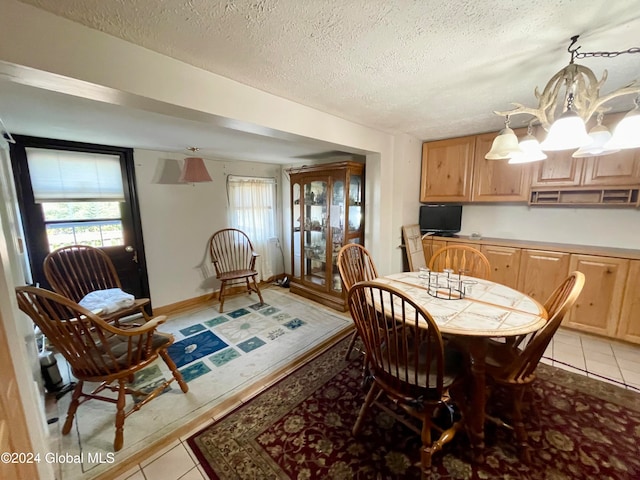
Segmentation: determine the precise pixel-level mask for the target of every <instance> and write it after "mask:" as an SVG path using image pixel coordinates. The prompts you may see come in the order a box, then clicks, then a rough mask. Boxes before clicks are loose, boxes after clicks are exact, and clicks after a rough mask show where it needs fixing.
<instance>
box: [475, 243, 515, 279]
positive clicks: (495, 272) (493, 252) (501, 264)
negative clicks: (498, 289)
mask: <svg viewBox="0 0 640 480" xmlns="http://www.w3.org/2000/svg"><path fill="white" fill-rule="evenodd" d="M476 248H477V246H476ZM480 251H481V252H482V253H484V255H485V257H487V259H488V260H489V264H490V265H491V278H490V280H491V281H493V282H497V283H501V284H502V285H506V286H507V287H511V288H517V287H518V271H519V267H520V255H521V249H519V248H513V247H500V246H496V245H482V246H481V247H480Z"/></svg>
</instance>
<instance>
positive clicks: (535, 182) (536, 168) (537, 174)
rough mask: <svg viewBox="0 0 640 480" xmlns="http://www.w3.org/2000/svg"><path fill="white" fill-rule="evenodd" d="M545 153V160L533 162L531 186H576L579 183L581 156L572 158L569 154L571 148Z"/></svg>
mask: <svg viewBox="0 0 640 480" xmlns="http://www.w3.org/2000/svg"><path fill="white" fill-rule="evenodd" d="M546 153H547V158H546V160H544V161H542V162H535V163H534V164H533V176H532V179H531V186H532V187H552V186H553V187H577V186H579V185H580V180H581V179H582V164H583V159H582V158H573V157H572V156H571V154H572V153H573V150H572V151H570V152H566V151H562V152H546ZM567 153H568V154H567Z"/></svg>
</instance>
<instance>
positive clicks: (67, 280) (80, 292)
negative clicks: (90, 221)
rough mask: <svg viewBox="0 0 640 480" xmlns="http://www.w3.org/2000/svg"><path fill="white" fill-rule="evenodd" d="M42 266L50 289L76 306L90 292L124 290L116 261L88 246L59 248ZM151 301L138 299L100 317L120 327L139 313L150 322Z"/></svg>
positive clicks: (47, 257)
mask: <svg viewBox="0 0 640 480" xmlns="http://www.w3.org/2000/svg"><path fill="white" fill-rule="evenodd" d="M43 267H44V275H45V277H46V278H47V281H48V282H49V284H50V285H51V288H52V289H53V290H54V291H55V292H57V293H59V294H60V295H62V296H64V297H67V298H68V299H70V300H73V301H74V302H76V303H78V302H80V300H82V299H83V298H84V297H85V296H86V295H87V294H89V293H91V292H95V291H98V290H106V289H110V288H119V289H122V285H121V283H120V279H119V278H118V274H117V273H116V269H115V267H114V265H113V262H111V259H110V258H109V257H108V255H107V254H106V253H104V252H103V251H102V250H100V249H99V248H95V247H90V246H88V245H72V246H69V247H62V248H58V249H57V250H54V251H53V252H51V253H49V254H48V255H47V256H46V257H45V259H44V265H43ZM149 302H150V300H149V299H148V298H136V299H135V300H134V303H133V305H132V306H130V307H125V308H122V309H120V310H118V311H115V312H112V313H109V314H104V315H101V318H102V320H104V321H105V322H114V323H115V324H116V325H119V320H120V319H121V318H124V317H128V316H130V315H134V314H137V313H140V314H142V316H143V317H144V320H145V321H146V322H148V321H149V320H150V317H149V315H148V314H147V312H146V310H145V307H146V306H147V305H148V304H149Z"/></svg>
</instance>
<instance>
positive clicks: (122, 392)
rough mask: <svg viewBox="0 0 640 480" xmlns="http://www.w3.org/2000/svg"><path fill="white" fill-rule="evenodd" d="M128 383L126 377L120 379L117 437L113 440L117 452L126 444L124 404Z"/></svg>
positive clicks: (117, 402) (117, 403) (117, 404)
mask: <svg viewBox="0 0 640 480" xmlns="http://www.w3.org/2000/svg"><path fill="white" fill-rule="evenodd" d="M126 393H127V385H126V379H125V378H120V379H118V400H117V401H116V438H115V440H114V441H113V449H114V450H115V451H116V452H117V451H119V450H121V449H122V445H123V444H124V419H125V414H124V406H125V403H126V398H125V396H126Z"/></svg>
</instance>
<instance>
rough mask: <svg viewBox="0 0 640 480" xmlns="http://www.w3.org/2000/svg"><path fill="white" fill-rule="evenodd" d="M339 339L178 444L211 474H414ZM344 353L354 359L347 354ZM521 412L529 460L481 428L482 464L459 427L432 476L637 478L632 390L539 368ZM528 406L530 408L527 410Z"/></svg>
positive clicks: (638, 417) (414, 456)
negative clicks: (354, 431) (532, 399)
mask: <svg viewBox="0 0 640 480" xmlns="http://www.w3.org/2000/svg"><path fill="white" fill-rule="evenodd" d="M345 348H346V342H344V341H343V342H341V343H339V344H338V345H336V346H334V347H333V348H331V349H330V350H328V351H327V352H325V353H323V354H322V355H321V356H319V357H318V358H316V359H314V360H312V361H311V362H309V363H307V364H306V365H304V366H303V367H301V368H300V369H298V370H297V371H295V372H294V373H292V374H291V375H289V376H288V377H287V378H285V379H284V380H282V381H280V382H279V383H277V384H276V385H274V386H273V387H271V388H269V389H268V390H265V391H264V392H262V393H261V394H260V395H258V396H257V397H255V398H254V399H252V400H251V401H249V402H248V403H246V404H244V405H243V406H241V407H239V408H238V409H236V410H235V411H234V412H232V413H230V414H229V415H227V416H226V417H224V418H222V419H221V420H219V421H217V422H216V423H214V424H212V425H210V426H209V427H207V428H205V429H204V430H203V431H201V432H199V433H197V434H195V435H194V436H193V437H191V438H190V439H189V440H188V443H189V445H190V446H191V448H192V449H193V450H194V452H195V453H196V456H197V457H198V458H199V460H200V463H201V464H202V466H203V468H204V469H205V471H206V472H207V474H208V475H209V477H210V478H212V479H243V480H244V479H280V478H282V479H287V478H290V479H299V480H301V479H398V478H420V468H419V465H420V457H419V447H420V438H419V437H418V436H417V435H416V434H415V433H413V432H412V431H411V430H410V429H409V428H407V427H406V426H404V425H402V424H401V423H400V422H397V421H395V420H394V419H393V418H392V417H391V416H389V415H388V414H386V413H384V412H383V411H381V410H379V409H377V408H376V407H375V406H374V407H372V410H371V411H370V412H371V413H370V415H369V416H368V417H367V418H366V420H365V422H364V423H365V425H364V427H363V429H362V432H361V434H360V435H359V437H358V438H354V437H353V436H352V435H351V427H352V426H353V424H354V422H355V420H356V417H357V414H358V410H359V408H360V405H361V404H362V401H363V399H364V395H365V392H364V390H363V388H362V361H361V359H360V358H357V359H354V360H351V361H349V362H348V361H345V360H344V358H343V355H344V351H345ZM352 356H354V357H355V356H356V355H355V354H352ZM534 388H535V392H536V395H537V401H536V405H537V408H536V409H534V410H532V411H531V412H529V413H528V415H527V418H528V421H527V429H528V431H529V432H530V433H529V436H530V438H529V443H530V445H531V446H532V456H533V459H532V463H531V464H530V465H524V464H523V463H522V462H520V461H519V459H518V455H517V450H516V448H515V442H514V438H513V433H512V432H510V431H509V430H507V429H505V428H498V427H495V426H492V424H489V423H488V424H487V429H486V449H485V457H486V458H485V461H484V462H483V463H481V464H474V463H472V462H471V461H470V458H469V455H468V453H469V443H468V440H467V438H466V435H465V434H464V432H461V433H458V435H456V437H455V438H454V440H453V441H452V442H451V443H449V444H447V445H445V446H444V449H443V450H442V451H441V452H439V453H436V454H435V455H434V457H433V466H432V468H431V470H430V474H429V476H427V478H432V479H494V478H505V479H506V478H509V479H515V478H518V479H578V478H579V479H586V478H592V479H596V478H597V479H640V455H639V453H640V450H639V447H638V445H640V394H638V393H635V392H632V391H629V390H625V389H623V388H620V387H617V386H615V385H611V384H608V383H605V382H599V381H596V380H593V379H590V378H587V377H586V376H582V375H577V374H574V373H570V372H567V371H565V370H560V369H558V368H554V367H550V366H548V365H543V364H541V365H540V366H539V367H538V380H537V381H536V382H535V387H534ZM534 411H535V412H537V413H534Z"/></svg>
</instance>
